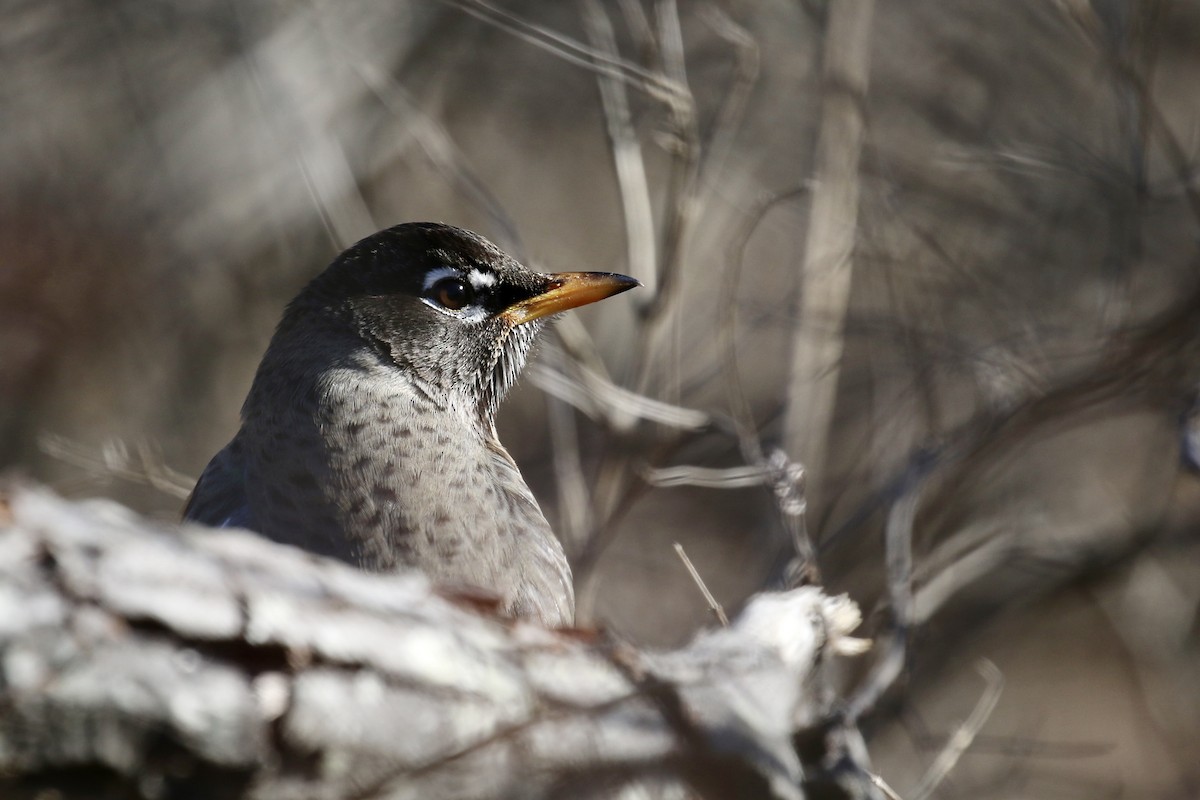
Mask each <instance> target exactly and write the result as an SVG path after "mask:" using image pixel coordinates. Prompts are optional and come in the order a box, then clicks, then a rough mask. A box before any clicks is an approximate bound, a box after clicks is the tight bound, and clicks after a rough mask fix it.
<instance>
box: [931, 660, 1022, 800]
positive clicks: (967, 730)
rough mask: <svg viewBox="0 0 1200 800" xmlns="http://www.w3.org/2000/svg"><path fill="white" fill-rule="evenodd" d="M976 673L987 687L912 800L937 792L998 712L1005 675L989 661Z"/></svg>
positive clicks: (934, 763) (978, 665)
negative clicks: (995, 711) (995, 712)
mask: <svg viewBox="0 0 1200 800" xmlns="http://www.w3.org/2000/svg"><path fill="white" fill-rule="evenodd" d="M975 669H976V670H977V671H978V672H979V674H980V675H982V676H983V679H984V681H986V682H987V686H986V688H985V689H984V691H983V694H982V695H981V696H980V698H979V702H978V703H976V704H975V708H974V709H973V710H972V711H971V714H970V716H968V717H967V719H966V720H964V721H963V723H962V724H961V725H959V726H958V729H957V730H956V731H955V732H954V734H953V735H952V736H951V737H950V741H948V742H947V743H946V747H945V748H944V749H943V750H942V752H940V753H938V757H937V758H936V759H934V761H933V763H932V764H931V765H930V766H929V769H928V770H927V771H926V772H925V775H924V777H922V778H921V782H920V783H918V784H917V788H916V789H913V792H912V800H927V798H929V797H931V796H932V795H933V793H934V792H935V791H937V787H938V786H940V785H941V783H942V781H943V780H945V779H946V776H947V775H949V774H950V771H951V770H952V769H954V767H955V765H956V764H958V760H959V759H960V758H961V757H962V754H963V753H965V752H966V751H967V749H968V748H969V747H970V746H971V743H972V742H973V741H975V737H976V736H977V735H978V734H979V731H981V730H983V726H984V725H985V724H987V721H988V718H989V717H991V716H992V712H993V711H994V710H995V709H996V703H998V702H999V701H1000V694H1001V692H1003V691H1004V674H1003V673H1002V672H1000V669H999V668H998V667H997V666H996V665H995V664H993V663H992V662H991V661H988V660H987V659H986V658H985V659H980V661H979V663H977V664H976V665H975Z"/></svg>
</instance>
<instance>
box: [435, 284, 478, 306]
mask: <svg viewBox="0 0 1200 800" xmlns="http://www.w3.org/2000/svg"><path fill="white" fill-rule="evenodd" d="M429 296H430V297H432V298H433V300H434V302H436V303H437V304H438V305H440V306H441V307H442V308H448V309H450V310H451V311H458V310H459V309H460V308H466V307H467V306H469V305H471V303H472V301H474V299H475V290H474V289H472V288H471V284H469V283H467V282H466V281H464V280H463V279H462V278H442V279H441V280H440V281H438V282H437V283H435V284H434V285H433V286H431V287H430V288H429Z"/></svg>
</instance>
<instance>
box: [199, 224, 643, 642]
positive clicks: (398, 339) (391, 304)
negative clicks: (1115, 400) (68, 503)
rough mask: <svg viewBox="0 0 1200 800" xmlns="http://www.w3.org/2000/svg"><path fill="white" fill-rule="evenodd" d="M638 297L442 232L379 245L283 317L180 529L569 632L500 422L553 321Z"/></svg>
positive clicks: (330, 270)
mask: <svg viewBox="0 0 1200 800" xmlns="http://www.w3.org/2000/svg"><path fill="white" fill-rule="evenodd" d="M638 285H639V283H638V281H637V280H635V279H633V278H630V277H628V276H625V275H619V274H615V273H606V272H559V273H552V274H547V273H542V272H537V271H534V270H532V269H529V268H527V267H525V266H524V265H522V264H521V263H519V262H518V261H516V260H515V259H513V258H512V257H510V256H508V255H506V254H505V253H504V252H502V251H501V250H500V249H499V248H498V247H496V246H495V245H494V244H492V243H491V242H489V241H488V240H486V239H485V238H483V237H482V236H480V235H478V234H476V233H472V232H470V231H467V230H464V229H462V228H457V227H454V226H451V225H446V224H441V223H432V222H411V223H405V224H400V225H396V226H393V227H390V228H387V229H385V230H383V231H380V232H378V233H376V234H374V235H372V236H368V237H367V238H365V239H363V240H362V241H360V242H358V243H357V244H354V245H353V246H351V247H350V248H349V249H347V250H346V251H345V252H343V253H342V254H341V255H339V256H338V257H337V258H336V259H334V261H333V263H332V264H330V265H329V267H327V268H326V269H325V270H324V271H323V272H322V273H320V274H319V275H317V276H316V277H315V278H314V279H313V280H312V281H311V282H310V283H309V284H308V285H307V286H306V287H305V288H304V289H303V290H301V292H300V293H299V294H298V295H297V296H296V297H295V299H293V300H292V301H291V303H289V304H288V306H287V308H286V310H285V311H284V313H283V316H282V319H281V320H280V322H279V324H278V326H277V328H276V329H275V333H274V335H273V337H272V338H271V341H270V344H269V345H268V347H267V350H266V353H265V354H264V355H263V358H262V361H261V362H260V364H259V366H258V369H257V371H256V373H255V376H254V379H253V382H252V383H251V387H250V390H249V393H248V394H247V396H246V400H245V403H244V404H243V406H242V409H241V427H240V428H239V429H238V431H237V433H236V434H235V435H234V436H233V438H232V440H231V441H230V442H229V443H228V444H227V445H226V446H225V447H224V448H223V449H222V450H220V451H219V452H218V453H217V454H216V455H215V456H213V458H212V460H211V461H210V462H209V464H208V466H207V467H206V468H205V469H204V471H203V473H202V474H201V476H200V479H199V480H198V482H197V483H196V486H195V488H194V489H193V491H192V493H191V495H190V497H189V499H188V500H187V503H186V505H185V507H184V512H183V516H184V519H186V520H191V521H194V522H199V523H203V524H206V525H209V526H213V527H237V528H247V529H250V530H252V531H256V532H257V533H259V534H261V535H263V536H265V537H267V538H269V539H272V540H274V541H277V542H282V543H285V544H290V545H294V546H297V547H300V548H302V549H304V550H307V551H310V552H312V553H316V554H320V555H324V556H330V557H333V558H335V559H340V560H342V561H344V562H347V563H350V564H352V565H355V566H357V567H360V568H362V569H365V570H368V571H373V572H394V571H400V570H403V569H409V568H416V569H419V570H421V571H423V572H424V573H425V574H426V575H428V576H429V578H430V579H431V580H432V581H433V582H434V583H435V584H437V585H439V586H445V587H450V588H452V589H461V590H464V591H466V592H474V591H477V590H482V591H483V592H485V593H486V594H487V595H488V596H491V597H494V598H496V600H497V603H498V605H499V610H500V612H501V613H503V614H505V615H508V616H511V617H515V618H525V619H530V620H533V621H536V622H538V623H541V624H543V625H546V626H548V627H567V626H570V625H572V624H573V622H574V615H575V600H574V589H573V585H572V580H571V570H570V566H569V564H568V561H567V557H566V555H565V552H564V550H563V547H562V544H561V543H560V541H559V540H558V538H557V537H556V536H555V534H554V532H553V530H552V529H551V526H550V524H549V523H548V522H547V520H546V517H545V515H544V514H543V513H542V511H541V508H540V507H539V506H538V502H537V500H536V499H535V497H534V495H533V493H532V491H530V489H529V487H528V485H526V483H525V481H524V479H523V478H522V476H521V472H520V470H519V469H518V467H517V464H516V462H515V461H514V460H513V458H512V457H511V456H510V455H509V453H508V451H507V450H506V449H505V448H504V446H503V445H501V444H500V441H499V438H498V437H497V433H496V424H495V419H496V412H497V409H498V407H499V405H500V402H501V400H502V399H503V398H504V396H505V394H506V393H507V391H508V390H509V389H510V388H511V387H512V385H513V384H514V382H515V381H516V380H517V377H518V375H519V373H520V372H521V370H522V368H523V366H524V363H525V360H526V357H527V355H528V353H529V351H530V348H531V346H532V345H533V344H534V342H535V340H536V338H537V336H538V334H539V332H540V331H541V330H542V329H543V327H544V326H545V324H546V322H547V321H548V320H549V319H550V318H551V317H552V316H553V315H555V314H558V313H559V312H562V311H566V310H568V309H571V308H575V307H578V306H582V305H585V304H588V303H592V302H595V301H598V300H602V299H604V298H607V297H610V296H612V295H615V294H618V293H620V292H624V291H626V290H629V289H632V288H633V287H635V286H638Z"/></svg>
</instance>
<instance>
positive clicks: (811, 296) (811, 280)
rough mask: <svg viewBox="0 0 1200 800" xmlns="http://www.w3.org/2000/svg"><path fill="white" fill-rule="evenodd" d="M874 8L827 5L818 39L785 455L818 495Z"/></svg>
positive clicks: (865, 2) (848, 272)
mask: <svg viewBox="0 0 1200 800" xmlns="http://www.w3.org/2000/svg"><path fill="white" fill-rule="evenodd" d="M874 8H875V4H874V0H846V2H839V3H834V4H832V5H830V6H829V11H828V20H829V21H828V28H827V30H826V34H825V42H824V80H825V95H824V100H823V102H822V106H821V128H820V132H819V135H818V140H817V155H816V176H815V188H814V190H813V198H812V211H811V214H810V217H809V224H808V233H807V236H806V238H805V245H804V264H803V266H802V273H801V275H802V281H803V288H802V292H801V305H800V309H799V313H798V319H799V322H798V328H797V330H796V337H795V339H794V342H793V349H792V361H791V373H790V374H791V380H790V388H789V390H788V394H787V398H788V400H787V403H788V405H787V409H786V412H785V419H784V442H785V445H786V447H787V449H788V452H789V453H791V454H793V456H794V457H796V458H799V459H800V460H801V461H803V462H804V463H805V464H806V465H807V467H808V469H809V471H810V472H812V473H814V478H815V481H814V480H810V482H809V491H810V495H811V494H814V493H815V494H816V495H818V496H819V495H820V494H821V488H820V481H822V480H824V476H825V472H826V469H827V467H828V465H827V463H826V448H827V442H828V439H829V435H830V427H831V425H832V423H833V411H834V404H835V400H836V395H837V387H838V374H839V364H840V361H841V358H842V350H843V341H842V335H843V328H844V326H845V320H846V313H847V311H848V309H849V303H850V284H851V279H852V277H853V260H852V256H853V252H854V244H855V238H856V234H857V230H858V225H857V222H858V192H859V176H858V163H859V158H860V155H861V150H862V141H863V134H864V130H865V127H866V120H865V105H866V95H867V79H868V75H869V65H870V48H869V45H870V33H871V22H872V17H873V14H874Z"/></svg>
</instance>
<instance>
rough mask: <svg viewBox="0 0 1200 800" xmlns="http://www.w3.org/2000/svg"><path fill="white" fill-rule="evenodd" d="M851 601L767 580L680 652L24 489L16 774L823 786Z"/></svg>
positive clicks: (7, 530) (456, 787) (175, 782)
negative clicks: (809, 773) (806, 761)
mask: <svg viewBox="0 0 1200 800" xmlns="http://www.w3.org/2000/svg"><path fill="white" fill-rule="evenodd" d="M857 621H858V612H857V609H856V608H855V607H854V606H853V604H852V603H850V602H849V601H846V600H844V599H836V598H829V597H827V596H825V595H823V594H822V593H821V592H820V591H819V590H817V589H815V588H804V589H799V590H796V591H793V592H789V593H786V594H776V595H764V596H761V597H759V598H756V599H755V600H754V601H753V602H752V603H751V604H750V605H749V606H748V607H747V609H746V611H745V612H743V614H742V615H741V616H740V617H739V618H738V620H737V621H736V622H735V623H734V625H733V626H732V627H730V628H728V629H722V630H718V631H715V632H709V633H705V634H702V635H700V636H699V637H697V638H696V640H695V641H693V643H692V644H691V645H689V646H688V647H686V648H684V649H682V650H679V651H675V652H670V653H646V652H640V651H638V650H636V649H634V648H632V647H630V646H627V645H622V644H619V643H616V642H613V641H612V640H611V639H609V638H607V637H605V636H603V635H601V634H596V633H585V632H556V631H547V630H544V629H541V628H538V627H535V626H533V625H530V624H525V623H518V622H512V621H506V620H498V619H495V618H492V617H490V616H489V615H488V613H487V612H486V611H481V610H479V607H478V604H477V605H476V607H470V606H468V605H466V604H464V603H456V602H452V601H451V600H449V599H447V598H446V597H444V596H442V595H440V594H439V593H437V592H436V591H434V590H433V589H432V588H431V586H430V585H429V583H428V581H426V580H425V579H424V578H423V577H422V576H420V575H416V574H405V575H394V576H382V575H371V574H366V573H362V572H359V571H356V570H354V569H352V568H349V567H347V566H344V565H342V564H340V563H336V562H332V561H327V560H324V559H319V558H315V557H313V556H310V555H308V554H306V553H302V552H300V551H298V550H294V549H291V548H286V547H282V546H279V545H275V544H273V543H271V542H267V541H265V540H262V539H260V538H258V537H256V536H253V535H251V534H248V533H244V532H240V531H209V530H204V529H199V528H195V527H190V526H184V527H178V526H173V525H165V524H156V523H152V522H150V521H147V520H144V519H140V518H138V517H136V516H135V515H133V514H132V513H131V512H129V511H127V510H126V509H124V508H123V507H120V506H117V505H115V504H113V503H109V502H101V501H93V502H86V503H74V502H69V501H65V500H62V499H60V498H58V497H56V496H54V495H52V494H51V493H49V492H48V491H45V490H41V489H36V488H31V487H24V486H16V487H10V488H8V489H6V490H4V491H3V493H0V704H2V708H3V712H2V713H0V794H3V796H4V797H13V796H17V797H23V796H28V797H32V796H36V795H37V794H38V793H39V792H43V791H45V790H46V789H55V790H57V791H58V792H60V794H59V795H58V796H60V797H65V798H74V797H89V798H95V797H151V798H157V797H221V798H234V797H253V798H263V799H264V800H265V799H266V798H272V799H274V798H280V799H282V798H351V797H353V798H376V797H379V798H382V797H387V798H443V797H445V798H450V797H453V798H503V797H522V798H538V797H547V798H549V797H633V796H639V797H640V796H658V797H690V796H699V797H775V798H800V797H803V796H804V788H803V786H804V779H805V774H804V773H805V767H804V766H803V765H802V764H801V761H800V758H799V756H798V755H797V751H796V749H795V746H794V732H795V731H796V730H798V729H799V728H801V727H804V726H808V725H811V724H812V723H813V722H814V721H815V718H816V716H817V715H819V714H821V713H823V711H824V708H825V704H826V699H825V698H824V696H823V695H824V693H825V691H826V690H825V689H824V683H823V681H822V680H821V669H820V668H821V666H822V665H823V663H824V662H825V661H826V660H827V658H828V657H829V656H831V655H832V654H833V653H836V652H838V651H843V652H846V651H850V650H853V649H855V647H856V645H857V640H853V639H849V638H848V637H847V636H846V634H847V633H848V632H849V630H850V629H852V628H853V627H854V626H855V625H856V624H857Z"/></svg>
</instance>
